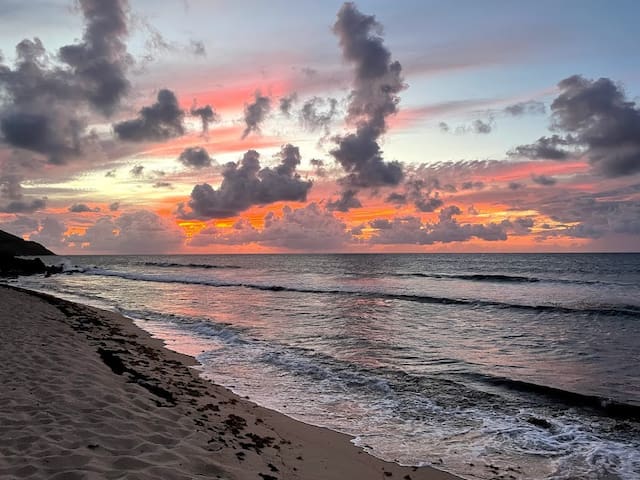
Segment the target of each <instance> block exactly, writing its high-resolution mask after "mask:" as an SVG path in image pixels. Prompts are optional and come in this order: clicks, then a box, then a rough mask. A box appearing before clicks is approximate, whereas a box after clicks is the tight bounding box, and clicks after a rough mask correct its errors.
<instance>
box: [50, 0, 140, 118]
mask: <svg viewBox="0 0 640 480" xmlns="http://www.w3.org/2000/svg"><path fill="white" fill-rule="evenodd" d="M79 4H80V8H81V10H82V13H83V15H84V18H85V30H84V35H83V37H82V42H81V43H78V44H75V45H67V46H65V47H62V48H61V49H60V52H59V55H60V59H61V60H62V61H63V62H65V63H66V64H68V65H69V66H70V67H71V68H72V72H73V74H74V76H75V78H76V79H79V80H80V83H81V85H82V86H83V87H84V90H85V95H86V96H87V98H88V100H89V102H90V103H91V104H92V105H93V106H94V107H95V108H96V109H98V110H100V111H102V112H103V113H105V114H107V115H108V114H111V113H113V111H114V109H115V107H116V106H117V105H118V104H119V103H120V101H121V100H122V98H123V97H124V95H125V94H126V93H127V91H128V89H129V81H128V80H127V77H126V73H127V68H128V66H129V65H130V64H131V57H130V56H129V55H128V53H127V46H126V44H125V42H124V39H125V37H126V36H127V33H128V32H127V10H128V2H126V1H124V0H80V1H79Z"/></svg>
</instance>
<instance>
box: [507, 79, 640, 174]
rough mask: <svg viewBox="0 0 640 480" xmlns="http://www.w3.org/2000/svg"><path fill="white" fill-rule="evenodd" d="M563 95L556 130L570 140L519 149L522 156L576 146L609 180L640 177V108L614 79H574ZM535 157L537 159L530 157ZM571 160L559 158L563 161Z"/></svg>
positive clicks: (554, 107)
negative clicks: (628, 97) (538, 149)
mask: <svg viewBox="0 0 640 480" xmlns="http://www.w3.org/2000/svg"><path fill="white" fill-rule="evenodd" d="M558 88H559V89H560V94H559V95H558V96H557V97H556V98H555V100H554V101H553V102H552V103H551V111H552V125H551V127H552V129H553V130H554V131H557V132H564V133H565V136H564V137H560V136H558V135H554V137H551V139H548V138H547V137H543V138H542V139H539V140H538V141H537V142H536V143H535V144H533V145H525V146H523V147H517V148H516V149H515V150H514V152H515V153H517V154H519V155H522V156H530V157H531V158H540V155H536V154H537V149H536V148H535V147H538V146H540V145H542V146H547V144H549V145H550V147H551V148H552V150H551V153H554V150H553V149H556V150H557V148H556V147H557V146H558V145H561V146H571V147H573V150H574V152H575V153H576V154H579V155H585V156H586V157H587V158H588V159H589V162H590V163H591V164H592V165H593V167H594V169H595V170H596V171H597V172H599V173H600V174H602V175H604V176H606V177H619V176H625V175H633V174H636V173H638V172H640V109H639V108H638V107H637V105H636V103H635V102H633V101H630V100H628V99H627V98H626V95H625V93H624V91H623V89H622V87H620V86H619V85H616V84H615V83H614V82H613V81H611V80H610V79H608V78H600V79H598V80H590V79H587V78H584V77H582V76H580V75H573V76H571V77H568V78H565V79H564V80H562V81H561V82H560V83H558ZM529 154H531V155H529ZM567 156H568V155H561V154H560V153H557V156H556V157H548V158H553V159H556V160H563V159H565V158H567Z"/></svg>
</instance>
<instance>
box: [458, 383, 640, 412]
mask: <svg viewBox="0 0 640 480" xmlns="http://www.w3.org/2000/svg"><path fill="white" fill-rule="evenodd" d="M467 376H469V377H472V378H474V379H476V380H480V381H481V382H483V383H487V384H489V385H495V386H498V387H503V388H507V389H509V390H515V391H518V392H523V393H534V394H537V395H541V396H543V397H547V398H550V399H552V400H554V401H557V402H561V403H564V404H565V405H571V406H576V407H588V408H592V409H594V410H598V411H600V412H602V413H605V414H606V415H608V416H610V417H617V418H625V419H632V420H640V405H634V404H629V403H623V402H619V401H615V400H611V399H608V398H603V397H598V396H596V395H584V394H581V393H576V392H571V391H568V390H562V389H560V388H555V387H548V386H546V385H539V384H536V383H530V382H525V381H522V380H513V379H510V378H505V377H495V376H490V375H483V374H467Z"/></svg>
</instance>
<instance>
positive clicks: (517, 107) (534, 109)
mask: <svg viewBox="0 0 640 480" xmlns="http://www.w3.org/2000/svg"><path fill="white" fill-rule="evenodd" d="M504 112H505V113H506V114H508V115H511V116H513V117H521V116H523V115H544V114H545V113H547V109H546V107H545V106H544V103H542V102H538V101H535V100H529V101H527V102H518V103H514V104H513V105H508V106H507V107H505V108H504Z"/></svg>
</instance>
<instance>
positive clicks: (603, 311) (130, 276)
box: [84, 268, 640, 317]
mask: <svg viewBox="0 0 640 480" xmlns="http://www.w3.org/2000/svg"><path fill="white" fill-rule="evenodd" d="M84 273H86V274H89V275H97V276H106V277H119V278H124V279H127V280H138V281H145V282H159V283H181V284H185V285H206V286H211V287H243V288H251V289H254V290H262V291H271V292H295V293H309V294H318V295H350V296H357V297H360V298H377V299H384V300H399V301H406V302H416V303H431V304H440V305H466V306H471V307H474V306H476V307H480V306H484V307H493V308H501V309H515V310H526V311H532V312H538V313H542V312H555V313H574V314H575V313H581V314H594V315H613V316H616V315H629V316H639V317H640V306H636V305H597V306H585V307H567V306H560V305H526V304H512V303H505V302H496V301H490V300H476V299H462V298H448V297H434V296H429V295H408V294H399V293H388V292H374V291H366V290H364V291H358V290H319V289H313V288H300V287H291V286H283V285H264V284H256V283H245V282H226V281H217V280H205V279H194V278H186V277H168V276H156V275H145V274H137V273H126V272H117V271H113V270H104V269H100V268H91V269H88V270H86V271H85V272H84Z"/></svg>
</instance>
